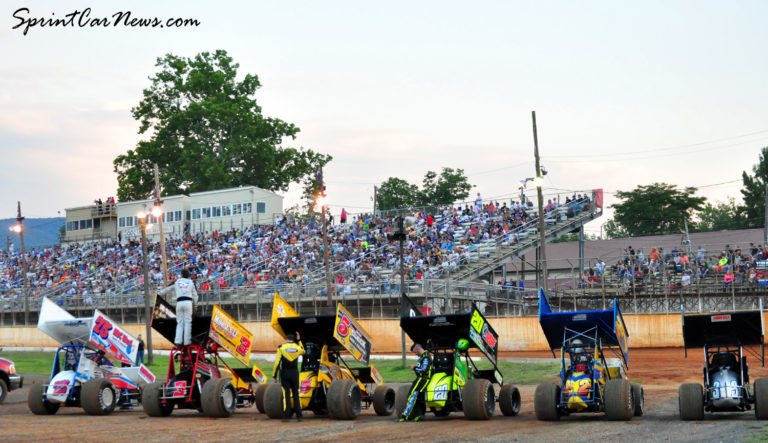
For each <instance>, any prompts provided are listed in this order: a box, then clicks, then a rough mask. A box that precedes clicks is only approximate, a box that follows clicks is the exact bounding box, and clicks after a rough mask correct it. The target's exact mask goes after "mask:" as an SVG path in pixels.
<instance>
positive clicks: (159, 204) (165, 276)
mask: <svg viewBox="0 0 768 443" xmlns="http://www.w3.org/2000/svg"><path fill="white" fill-rule="evenodd" d="M155 207H156V208H158V209H160V210H162V209H163V201H162V200H160V171H159V169H158V167H157V163H155ZM158 212H160V214H159V215H155V217H157V225H158V226H157V227H158V229H160V252H161V254H162V257H163V286H167V285H168V259H167V258H166V255H165V231H163V217H164V216H165V215H164V213H165V211H158Z"/></svg>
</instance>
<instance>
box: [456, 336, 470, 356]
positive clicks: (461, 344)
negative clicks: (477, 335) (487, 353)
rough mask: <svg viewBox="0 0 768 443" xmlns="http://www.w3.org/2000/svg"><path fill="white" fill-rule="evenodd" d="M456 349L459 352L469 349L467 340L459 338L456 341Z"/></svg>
mask: <svg viewBox="0 0 768 443" xmlns="http://www.w3.org/2000/svg"><path fill="white" fill-rule="evenodd" d="M456 350H457V351H459V353H464V352H467V351H468V350H469V340H467V339H466V338H462V339H459V341H458V343H456Z"/></svg>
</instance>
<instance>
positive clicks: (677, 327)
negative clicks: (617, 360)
mask: <svg viewBox="0 0 768 443" xmlns="http://www.w3.org/2000/svg"><path fill="white" fill-rule="evenodd" d="M624 320H625V321H626V323H627V329H628V330H629V334H630V337H629V343H630V348H631V347H654V348H656V347H679V346H682V344H683V337H682V327H681V321H680V315H677V314H638V315H625V316H624ZM490 321H491V324H492V325H493V327H494V329H496V331H497V332H498V333H499V338H500V341H499V347H500V350H501V351H539V350H547V343H546V339H545V338H544V334H543V333H542V332H541V327H540V326H539V322H538V319H537V318H536V317H523V318H520V317H514V318H492V319H490ZM360 323H362V325H363V327H364V328H365V329H366V330H367V331H368V333H369V334H371V336H372V337H373V342H374V348H373V351H374V352H393V353H397V352H400V326H399V321H398V320H361V321H360ZM243 325H244V326H245V327H246V328H248V330H250V331H251V332H253V334H254V336H255V337H256V339H255V340H254V344H253V350H254V352H272V351H273V350H274V349H275V348H276V347H277V345H278V344H279V343H280V342H281V339H280V337H279V336H278V335H277V333H275V332H274V331H273V330H272V326H271V325H270V324H269V322H245V323H243ZM124 327H125V328H126V329H127V330H128V331H130V332H131V334H133V335H134V336H137V335H138V334H144V332H145V327H144V326H143V325H124ZM145 341H146V337H145ZM152 342H153V344H154V346H155V348H158V349H168V348H169V347H170V343H168V341H166V340H165V339H164V338H163V337H161V336H160V335H159V334H157V333H153V335H152ZM406 343H407V345H408V346H410V343H411V342H410V340H407V339H406ZM57 345H58V344H57V343H55V342H53V340H51V339H50V338H48V336H46V335H45V334H43V333H42V332H41V331H40V330H38V329H37V328H36V327H34V328H24V327H6V328H0V346H7V347H14V346H29V347H55V346H57Z"/></svg>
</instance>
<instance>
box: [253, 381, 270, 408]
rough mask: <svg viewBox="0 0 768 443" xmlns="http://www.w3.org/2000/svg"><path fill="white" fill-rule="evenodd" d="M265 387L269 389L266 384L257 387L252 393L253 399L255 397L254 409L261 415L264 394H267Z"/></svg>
mask: <svg viewBox="0 0 768 443" xmlns="http://www.w3.org/2000/svg"><path fill="white" fill-rule="evenodd" d="M267 387H269V385H268V384H266V383H264V384H263V385H258V386H256V391H255V392H254V393H253V394H254V397H256V409H258V410H259V412H261V413H262V414H263V413H264V394H266V393H267Z"/></svg>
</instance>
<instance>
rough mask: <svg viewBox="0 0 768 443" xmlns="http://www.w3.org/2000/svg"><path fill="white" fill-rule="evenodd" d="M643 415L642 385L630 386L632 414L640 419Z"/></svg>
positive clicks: (643, 393)
mask: <svg viewBox="0 0 768 443" xmlns="http://www.w3.org/2000/svg"><path fill="white" fill-rule="evenodd" d="M644 413H645V391H644V390H643V385H641V384H633V385H632V414H633V415H634V416H635V417H641V416H642V415H643V414H644Z"/></svg>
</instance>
